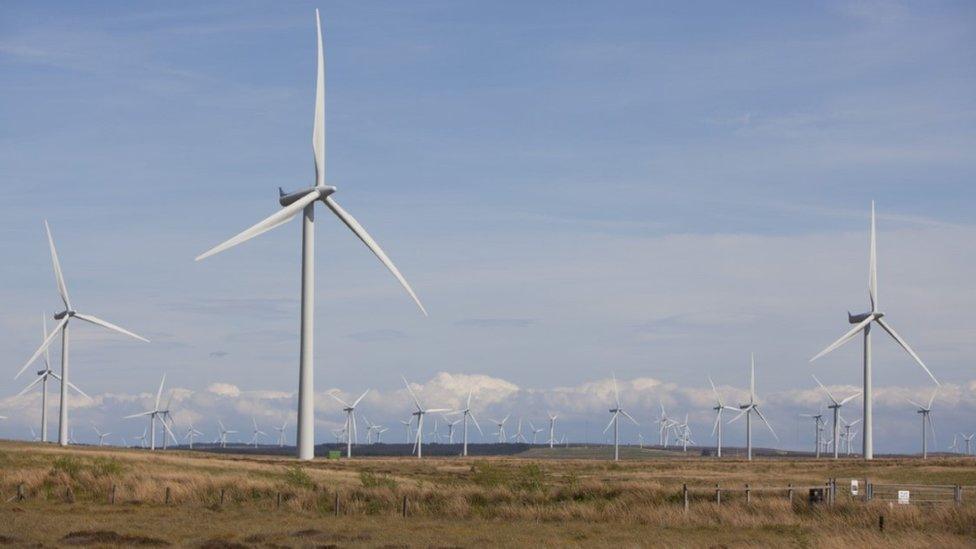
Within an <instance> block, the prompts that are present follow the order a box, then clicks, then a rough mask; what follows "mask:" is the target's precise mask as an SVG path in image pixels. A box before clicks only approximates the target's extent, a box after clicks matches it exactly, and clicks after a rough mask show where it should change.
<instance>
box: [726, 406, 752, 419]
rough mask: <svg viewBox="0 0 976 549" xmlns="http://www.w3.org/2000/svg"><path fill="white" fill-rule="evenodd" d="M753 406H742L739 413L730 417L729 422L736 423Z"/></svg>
mask: <svg viewBox="0 0 976 549" xmlns="http://www.w3.org/2000/svg"><path fill="white" fill-rule="evenodd" d="M751 408H752V407H751V406H750V407H749V408H740V409H739V413H738V414H737V415H736V416H735V417H734V418H732V419H730V420H729V423H735V422H736V421H737V420H738V419H739V418H740V417H742V416H744V415H745V414H746V412H748V411H749V410H750V409H751Z"/></svg>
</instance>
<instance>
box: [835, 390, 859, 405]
mask: <svg viewBox="0 0 976 549" xmlns="http://www.w3.org/2000/svg"><path fill="white" fill-rule="evenodd" d="M859 396H861V391H858V392H856V393H854V394H853V395H851V396H849V397H847V398H845V399H844V400H841V401H840V404H841V406H843V405H844V404H847V403H848V402H850V401H852V400H854V399H855V398H857V397H859Z"/></svg>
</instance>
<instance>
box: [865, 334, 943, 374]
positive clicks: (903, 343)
mask: <svg viewBox="0 0 976 549" xmlns="http://www.w3.org/2000/svg"><path fill="white" fill-rule="evenodd" d="M878 324H880V325H881V327H882V328H884V331H886V332H888V335H890V336H891V337H892V338H894V340H895V341H897V342H898V344H899V345H901V348H902V349H905V352H907V353H908V354H909V355H911V356H912V358H914V359H915V362H917V363H918V365H919V366H921V367H922V369H923V370H925V373H926V374H928V375H929V377H930V378H932V381H934V382H935V384H936V385H938V386H942V384H941V383H939V380H938V379H935V376H934V375H932V372H931V371H930V370H929V368H928V366H926V365H925V363H924V362H922V359H920V358H918V355H917V354H915V351H913V350H912V348H911V347H909V346H908V342H907V341H905V340H904V339H902V337H901V336H900V335H898V333H897V332H895V329H894V328H892V327H891V326H889V325H888V323H887V322H885V320H884V319H883V318H879V319H878Z"/></svg>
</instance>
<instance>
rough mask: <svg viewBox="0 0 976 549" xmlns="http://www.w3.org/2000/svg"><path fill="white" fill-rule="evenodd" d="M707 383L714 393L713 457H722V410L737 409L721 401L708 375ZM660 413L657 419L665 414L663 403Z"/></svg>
mask: <svg viewBox="0 0 976 549" xmlns="http://www.w3.org/2000/svg"><path fill="white" fill-rule="evenodd" d="M708 384H709V385H711V386H712V393H713V394H714V395H715V406H713V407H712V410H715V425H713V426H712V436H714V437H715V457H722V412H723V411H725V410H738V408H736V407H735V406H727V405H726V404H725V403H724V402H722V396H721V395H719V394H718V389H716V388H715V383H713V382H712V376H708ZM661 413H662V417H663V418H664V419H661V420H659V421H664V420H665V419H667V418H666V416H664V405H663V404H662V405H661Z"/></svg>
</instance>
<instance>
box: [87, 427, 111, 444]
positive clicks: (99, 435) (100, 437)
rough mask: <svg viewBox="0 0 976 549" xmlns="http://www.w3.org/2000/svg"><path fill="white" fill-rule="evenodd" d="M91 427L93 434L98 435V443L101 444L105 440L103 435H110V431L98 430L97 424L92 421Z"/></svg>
mask: <svg viewBox="0 0 976 549" xmlns="http://www.w3.org/2000/svg"><path fill="white" fill-rule="evenodd" d="M92 429H94V430H95V434H96V435H97V436H98V445H99V446H101V445H102V444H104V442H105V437H107V436H109V435H111V434H112V433H103V432H101V431H99V430H98V426H97V425H95V424H94V423H92Z"/></svg>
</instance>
